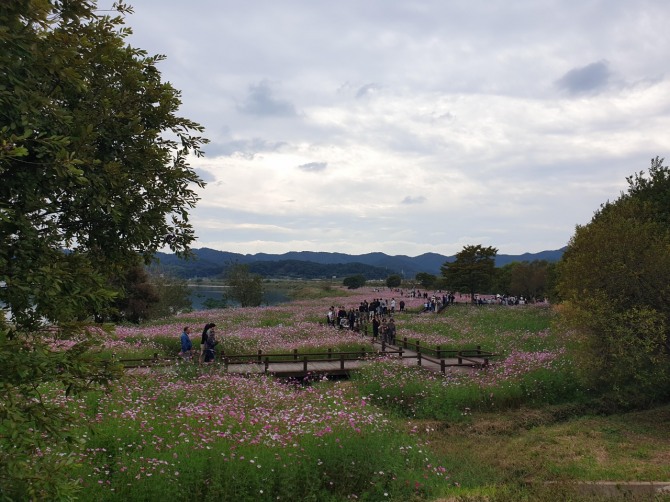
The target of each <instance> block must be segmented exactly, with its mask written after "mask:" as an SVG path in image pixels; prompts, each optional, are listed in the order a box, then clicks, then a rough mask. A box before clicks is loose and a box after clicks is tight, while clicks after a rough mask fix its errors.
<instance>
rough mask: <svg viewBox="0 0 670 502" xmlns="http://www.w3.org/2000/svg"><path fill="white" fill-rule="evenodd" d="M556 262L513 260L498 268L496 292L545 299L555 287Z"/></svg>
mask: <svg viewBox="0 0 670 502" xmlns="http://www.w3.org/2000/svg"><path fill="white" fill-rule="evenodd" d="M554 268H555V264H554V263H549V262H547V261H546V260H534V261H531V262H527V261H522V262H518V261H515V262H512V263H508V264H506V265H504V266H502V267H499V268H497V269H496V275H495V279H494V284H495V286H494V288H495V291H496V293H501V294H505V295H510V296H516V297H520V296H523V297H524V298H526V299H530V300H534V299H543V298H544V297H548V296H550V295H551V291H552V289H553V287H554V275H555V274H554Z"/></svg>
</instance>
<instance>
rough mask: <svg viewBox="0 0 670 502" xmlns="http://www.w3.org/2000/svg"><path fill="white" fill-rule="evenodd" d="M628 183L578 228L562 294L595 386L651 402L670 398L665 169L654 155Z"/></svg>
mask: <svg viewBox="0 0 670 502" xmlns="http://www.w3.org/2000/svg"><path fill="white" fill-rule="evenodd" d="M628 183H629V189H628V192H627V193H624V194H622V195H621V196H620V197H619V199H617V200H616V201H615V202H613V203H607V204H604V205H603V206H602V208H601V209H600V211H598V212H596V214H595V215H594V217H593V219H592V220H591V222H590V223H589V224H588V225H585V226H581V227H577V231H576V233H575V235H574V236H573V238H572V239H571V241H570V244H569V246H568V249H567V250H566V252H565V254H564V256H563V259H562V261H561V263H560V264H559V271H560V282H559V292H560V294H561V296H562V298H563V299H564V300H565V302H566V305H565V309H564V313H565V315H566V319H567V320H568V321H569V322H570V323H571V325H572V326H573V327H574V329H575V330H576V331H577V332H578V333H579V335H580V336H581V343H580V346H581V348H582V354H583V355H584V360H583V361H582V364H580V367H581V368H582V369H583V370H584V375H585V376H586V377H587V378H588V379H589V380H590V381H591V382H592V385H594V386H595V387H597V388H599V389H602V390H603V391H610V392H613V393H615V394H618V395H619V396H620V398H621V400H622V402H623V403H626V402H628V403H640V402H647V403H652V402H658V401H659V400H663V399H666V398H667V397H668V395H670V391H669V390H668V389H670V302H669V301H668V300H669V299H670V227H669V226H668V222H670V209H668V208H670V204H669V203H670V169H669V168H668V167H667V166H663V159H659V158H658V157H657V158H656V159H652V163H651V168H650V169H649V173H648V177H646V176H645V175H644V173H639V174H637V175H635V176H632V177H630V178H628Z"/></svg>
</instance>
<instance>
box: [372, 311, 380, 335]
mask: <svg viewBox="0 0 670 502" xmlns="http://www.w3.org/2000/svg"><path fill="white" fill-rule="evenodd" d="M380 324H381V323H380V322H379V317H377V316H374V317H373V318H372V339H373V340H374V341H377V337H379V325H380Z"/></svg>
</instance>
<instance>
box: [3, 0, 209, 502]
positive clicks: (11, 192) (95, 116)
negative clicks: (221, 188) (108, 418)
mask: <svg viewBox="0 0 670 502" xmlns="http://www.w3.org/2000/svg"><path fill="white" fill-rule="evenodd" d="M95 9H96V3H95V1H93V0H91V1H89V0H71V1H67V2H65V1H59V0H39V1H34V0H12V1H9V2H1V3H0V68H2V71H0V243H1V245H0V284H2V286H3V287H0V304H2V305H3V310H4V312H3V314H5V315H3V316H0V359H1V361H0V491H1V493H0V495H1V496H2V497H3V498H9V499H12V498H16V497H17V495H20V497H21V498H24V497H25V498H30V499H34V500H51V499H55V498H59V497H62V496H63V494H64V493H69V492H68V490H70V488H71V487H68V485H67V479H65V478H62V477H60V476H57V475H55V474H54V472H55V469H56V468H57V467H58V465H57V463H52V464H49V465H46V464H45V462H46V460H45V459H43V460H40V461H39V462H38V461H35V462H33V461H31V462H27V461H26V458H31V459H34V458H35V456H34V454H35V453H36V452H37V448H39V447H40V446H42V445H44V444H45V443H46V442H48V441H54V440H57V439H58V438H59V437H61V438H67V436H68V433H67V427H66V426H65V424H67V423H68V421H69V420H71V419H72V417H69V418H68V417H65V416H63V415H62V414H61V412H58V411H55V410H54V409H53V408H51V407H49V406H48V405H46V404H45V403H44V402H42V401H41V399H40V396H41V392H40V390H41V386H43V385H54V383H58V384H60V385H61V387H62V388H63V389H64V392H65V390H68V391H76V390H82V389H85V388H86V387H87V386H88V385H92V384H97V383H102V382H104V381H106V380H107V378H109V377H111V376H112V375H111V373H110V372H109V371H103V370H102V369H101V368H100V367H99V365H97V364H95V361H94V359H92V357H91V352H90V349H91V348H92V347H93V345H94V343H95V341H94V335H95V333H96V330H98V328H91V327H90V326H89V325H88V323H87V320H88V319H89V318H90V315H91V314H92V313H94V312H103V311H106V310H107V308H108V306H109V305H110V303H111V302H112V301H113V300H114V298H115V296H117V291H115V290H114V288H113V287H112V285H111V283H110V281H109V279H110V277H118V276H121V275H122V273H121V272H122V271H123V270H124V269H125V268H126V267H127V264H128V263H131V264H132V263H134V260H135V257H136V256H137V255H138V254H139V255H141V256H142V257H143V259H144V262H145V263H146V262H148V261H149V260H150V258H151V257H152V256H153V254H154V253H155V251H156V250H158V249H160V248H163V247H167V248H169V249H171V250H172V251H173V252H175V253H180V254H185V253H187V252H188V250H189V245H190V243H191V242H192V241H193V239H194V235H193V231H192V227H191V225H190V224H189V221H188V211H189V209H191V208H192V207H194V205H195V203H196V201H197V199H198V196H197V194H196V192H195V191H194V188H195V187H198V186H199V187H202V186H203V183H202V181H201V180H200V178H199V177H198V176H197V175H196V173H195V171H194V170H193V169H191V167H190V166H189V165H188V162H187V157H188V156H189V155H192V154H194V155H200V153H201V151H200V147H201V145H202V144H203V143H204V142H205V140H204V139H203V138H201V137H199V136H197V135H194V134H193V132H195V133H199V132H200V131H201V130H202V128H201V127H200V126H199V125H198V124H196V123H194V122H191V121H190V120H187V119H184V118H181V117H179V116H178V115H177V114H176V112H177V109H178V107H179V105H180V104H181V103H180V93H179V92H178V91H177V90H176V89H174V88H173V87H172V86H171V85H170V84H169V83H165V82H163V81H162V80H161V74H160V72H159V71H158V68H157V64H158V63H159V62H160V61H161V59H162V56H148V55H147V54H146V52H144V51H142V50H139V49H135V48H132V47H131V46H129V45H128V44H127V43H126V40H125V38H126V36H127V35H128V34H129V33H130V32H129V30H128V29H127V28H125V27H124V26H123V23H124V19H123V17H124V15H125V14H126V13H127V12H129V11H130V9H129V8H128V7H127V6H125V5H122V4H121V5H117V6H116V9H117V11H118V12H117V14H115V15H114V16H113V17H112V16H108V15H99V14H98V13H97V12H96V10H95ZM65 250H67V251H65ZM47 335H48V336H47ZM68 337H76V340H77V341H76V342H75V343H74V344H73V345H72V343H70V344H69V346H71V348H70V349H69V350H65V349H62V348H59V349H56V348H54V345H55V344H56V343H57V342H58V341H59V340H62V339H65V338H68ZM17 431H18V432H17ZM68 461H69V460H68V457H63V459H62V461H59V462H61V463H62V464H66V463H67V462H68Z"/></svg>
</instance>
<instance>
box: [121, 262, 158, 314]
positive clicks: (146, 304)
mask: <svg viewBox="0 0 670 502" xmlns="http://www.w3.org/2000/svg"><path fill="white" fill-rule="evenodd" d="M118 280H119V284H118V286H117V287H116V288H115V289H116V290H117V291H118V296H117V297H116V300H115V301H114V304H113V305H114V307H115V311H114V313H113V314H112V315H111V319H112V321H114V322H117V323H118V322H123V321H129V322H132V323H135V324H139V323H140V322H142V321H144V320H146V319H148V318H149V315H150V314H149V312H150V310H151V307H152V306H153V305H155V304H157V303H158V301H159V300H160V297H159V296H158V292H157V291H156V288H155V287H154V285H153V284H152V283H151V280H150V278H149V274H148V273H147V271H146V270H145V268H144V267H143V266H142V265H140V264H138V265H135V266H133V267H130V268H128V269H127V270H125V271H123V273H122V275H121V277H119V278H118Z"/></svg>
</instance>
